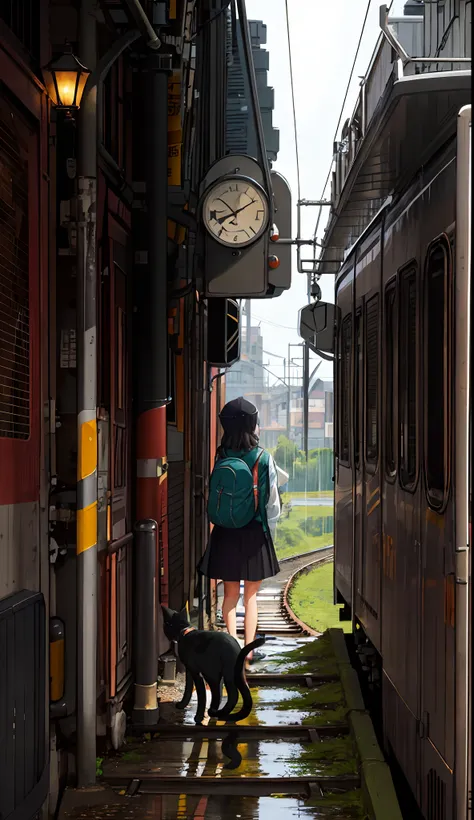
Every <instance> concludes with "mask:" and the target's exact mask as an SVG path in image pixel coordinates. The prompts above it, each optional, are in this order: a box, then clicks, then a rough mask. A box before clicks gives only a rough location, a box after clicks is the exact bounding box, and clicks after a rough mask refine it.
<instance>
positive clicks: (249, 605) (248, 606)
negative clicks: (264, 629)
mask: <svg viewBox="0 0 474 820" xmlns="http://www.w3.org/2000/svg"><path fill="white" fill-rule="evenodd" d="M261 583H262V582H261V581H245V586H244V605H245V643H246V644H249V643H252V641H253V640H255V635H256V633H257V621H258V611H257V592H258V590H259V589H260V585H261ZM252 654H253V653H252V652H250V653H249V655H248V656H247V660H248V661H249V660H251V658H252Z"/></svg>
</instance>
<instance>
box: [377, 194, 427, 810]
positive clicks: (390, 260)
mask: <svg viewBox="0 0 474 820" xmlns="http://www.w3.org/2000/svg"><path fill="white" fill-rule="evenodd" d="M415 193H416V192H415ZM420 210H421V209H420V203H419V199H417V198H416V195H415V197H414V198H413V192H412V191H410V192H409V193H407V195H406V198H405V199H404V200H401V201H400V202H399V204H398V206H397V209H396V210H395V209H394V210H393V211H390V212H388V213H387V215H386V219H385V225H384V242H383V281H384V288H383V301H384V305H383V307H384V325H383V326H384V360H383V369H384V373H385V380H384V381H385V388H384V402H385V404H384V419H385V425H384V452H383V470H384V475H385V479H384V502H383V509H382V514H383V544H382V574H381V590H382V626H383V628H382V642H381V645H382V656H383V680H382V694H383V712H384V727H383V728H384V737H385V742H386V744H387V746H388V747H389V748H390V749H391V750H392V751H393V753H394V754H395V755H396V757H397V758H398V760H399V761H400V764H401V766H402V768H403V771H404V772H405V773H406V776H407V779H408V782H409V785H410V787H411V789H412V791H413V793H414V794H415V795H416V796H417V797H418V799H420V783H419V777H418V771H419V739H418V731H419V717H420V703H419V686H420V671H419V666H420V661H419V656H420V595H421V591H420V541H421V538H420V506H421V503H422V501H421V489H420V484H421V482H420V480H419V476H420V449H421V427H420V424H421V414H420V401H421V396H422V393H421V383H422V378H421V357H420V344H421V339H422V335H421V329H420V323H421V308H420V295H419V264H418V261H417V260H418V259H419V254H420V251H419V245H420V238H419V232H420V226H419V222H420V218H421V213H420Z"/></svg>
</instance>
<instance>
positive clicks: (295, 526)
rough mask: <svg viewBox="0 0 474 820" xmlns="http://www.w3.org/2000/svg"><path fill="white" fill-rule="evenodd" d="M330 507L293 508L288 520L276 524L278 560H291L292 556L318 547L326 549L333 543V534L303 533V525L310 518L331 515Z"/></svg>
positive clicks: (332, 512) (331, 508)
mask: <svg viewBox="0 0 474 820" xmlns="http://www.w3.org/2000/svg"><path fill="white" fill-rule="evenodd" d="M333 514H334V509H333V507H332V505H331V506H321V507H293V508H292V510H291V512H290V515H289V517H288V518H281V519H280V521H279V522H278V526H277V531H276V539H275V549H276V554H277V556H278V558H291V557H292V556H293V555H300V553H305V552H311V550H315V549H317V548H318V547H327V546H330V545H331V544H333V543H334V533H332V532H327V533H324V534H323V535H310V534H309V533H307V532H305V531H304V527H303V526H300V525H302V524H304V522H305V521H307V520H308V519H310V518H313V519H316V518H324V517H326V516H328V515H333Z"/></svg>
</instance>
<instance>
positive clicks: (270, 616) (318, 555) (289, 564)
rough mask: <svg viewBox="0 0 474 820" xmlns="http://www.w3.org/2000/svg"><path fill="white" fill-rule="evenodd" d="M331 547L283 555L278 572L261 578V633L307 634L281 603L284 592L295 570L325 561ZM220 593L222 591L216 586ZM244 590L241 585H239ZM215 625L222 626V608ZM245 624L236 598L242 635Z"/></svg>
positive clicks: (238, 627) (328, 557)
mask: <svg viewBox="0 0 474 820" xmlns="http://www.w3.org/2000/svg"><path fill="white" fill-rule="evenodd" d="M333 554H334V549H333V547H332V546H330V547H320V548H319V549H317V550H312V551H311V552H306V553H303V554H302V555H296V556H294V557H293V558H286V559H283V560H282V561H280V572H279V573H278V575H275V577H274V578H269V579H268V580H267V581H264V582H263V584H262V586H261V589H260V591H259V593H258V595H257V603H258V626H257V631H258V633H259V634H260V635H265V636H267V635H268V636H272V635H275V636H277V635H286V636H287V637H290V636H293V637H297V636H298V635H303V634H305V633H306V634H307V630H305V629H304V625H303V624H301V622H299V621H296V620H295V619H294V618H293V617H292V616H291V614H290V612H289V611H288V608H287V607H286V606H285V603H284V593H285V590H286V588H287V585H288V582H289V581H290V579H291V578H292V577H293V575H294V574H295V573H296V572H298V570H301V569H303V568H304V567H306V566H308V564H314V565H315V566H316V565H317V564H324V563H326V562H327V561H331V560H332V558H333ZM219 592H220V593H221V594H222V591H221V590H219ZM241 593H242V594H243V585H242V589H241ZM217 625H218V626H219V627H224V620H223V618H222V613H221V610H219V614H218V620H217ZM243 626H244V606H243V599H242V596H241V599H240V601H239V604H238V607H237V632H238V633H239V634H240V635H243V631H244V629H243Z"/></svg>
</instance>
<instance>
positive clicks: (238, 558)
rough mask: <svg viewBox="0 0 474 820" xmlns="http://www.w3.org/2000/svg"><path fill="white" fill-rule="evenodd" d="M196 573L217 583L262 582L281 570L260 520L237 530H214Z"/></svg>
mask: <svg viewBox="0 0 474 820" xmlns="http://www.w3.org/2000/svg"><path fill="white" fill-rule="evenodd" d="M198 570H199V572H201V573H202V574H203V575H206V576H207V577H208V578H214V579H216V580H220V581H263V580H264V579H265V578H272V577H273V576H274V575H276V574H277V572H279V571H280V566H279V564H278V559H277V557H276V553H275V547H274V546H273V541H272V537H271V535H270V534H269V533H268V534H267V533H265V531H264V529H263V527H262V525H261V523H260V522H259V521H251V522H250V524H247V526H246V527H241V529H238V530H227V529H224V528H223V527H214V529H213V530H212V532H211V537H210V539H209V543H208V545H207V549H206V552H205V553H204V555H203V557H202V558H201V560H200V562H199V565H198Z"/></svg>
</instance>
